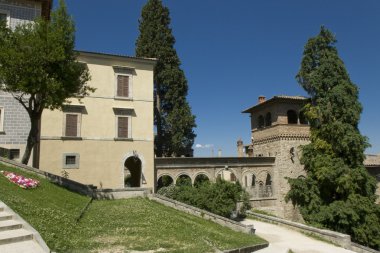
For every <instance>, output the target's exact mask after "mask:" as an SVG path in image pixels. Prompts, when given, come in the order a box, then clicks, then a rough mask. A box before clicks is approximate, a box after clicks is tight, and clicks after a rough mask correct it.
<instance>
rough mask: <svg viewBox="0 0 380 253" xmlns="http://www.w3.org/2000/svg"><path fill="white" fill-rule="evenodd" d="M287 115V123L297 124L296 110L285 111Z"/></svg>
mask: <svg viewBox="0 0 380 253" xmlns="http://www.w3.org/2000/svg"><path fill="white" fill-rule="evenodd" d="M287 116H288V124H297V123H298V115H297V112H296V111H294V110H289V111H288V112H287Z"/></svg>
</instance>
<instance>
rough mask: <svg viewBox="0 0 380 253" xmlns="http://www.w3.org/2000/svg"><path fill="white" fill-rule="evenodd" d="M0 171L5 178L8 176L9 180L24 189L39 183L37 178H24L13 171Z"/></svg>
mask: <svg viewBox="0 0 380 253" xmlns="http://www.w3.org/2000/svg"><path fill="white" fill-rule="evenodd" d="M0 173H1V174H3V175H4V176H5V177H6V178H8V180H9V181H11V182H12V183H15V184H17V185H18V186H20V187H21V188H24V189H30V188H36V187H37V186H38V185H39V183H40V182H39V181H38V180H35V179H32V178H26V177H24V176H21V175H18V174H16V173H13V172H9V171H0Z"/></svg>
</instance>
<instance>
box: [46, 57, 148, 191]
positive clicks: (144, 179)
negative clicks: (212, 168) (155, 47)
mask: <svg viewBox="0 0 380 253" xmlns="http://www.w3.org/2000/svg"><path fill="white" fill-rule="evenodd" d="M78 61H80V62H82V63H84V64H86V65H87V67H88V69H89V72H90V75H91V80H90V81H89V82H88V85H89V86H91V87H93V88H95V89H96V91H95V92H94V93H91V94H90V95H89V96H87V97H85V98H82V99H81V100H80V101H78V99H75V98H73V99H71V103H70V104H67V105H66V106H64V108H63V110H62V111H59V110H54V111H50V110H44V112H43V115H42V120H41V140H40V154H39V157H40V168H41V169H42V170H45V171H48V172H50V173H53V174H56V175H61V176H65V177H68V178H70V179H72V180H75V181H78V182H81V183H84V184H93V185H95V186H97V187H98V188H124V186H125V185H126V186H130V187H153V186H154V169H153V168H154V161H153V159H154V134H153V68H154V65H155V60H152V59H142V58H134V57H126V56H118V55H109V54H100V53H91V52H80V56H79V58H78Z"/></svg>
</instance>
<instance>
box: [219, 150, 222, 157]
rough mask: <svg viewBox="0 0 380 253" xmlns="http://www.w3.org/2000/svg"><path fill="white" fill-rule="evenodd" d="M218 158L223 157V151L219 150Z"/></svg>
mask: <svg viewBox="0 0 380 253" xmlns="http://www.w3.org/2000/svg"><path fill="white" fill-rule="evenodd" d="M218 157H222V150H221V149H218Z"/></svg>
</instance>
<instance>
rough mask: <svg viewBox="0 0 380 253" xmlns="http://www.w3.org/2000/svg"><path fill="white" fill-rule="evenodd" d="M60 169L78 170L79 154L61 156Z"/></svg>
mask: <svg viewBox="0 0 380 253" xmlns="http://www.w3.org/2000/svg"><path fill="white" fill-rule="evenodd" d="M62 158H63V161H62V168H63V169H79V154H78V153H66V154H63V157H62Z"/></svg>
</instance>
